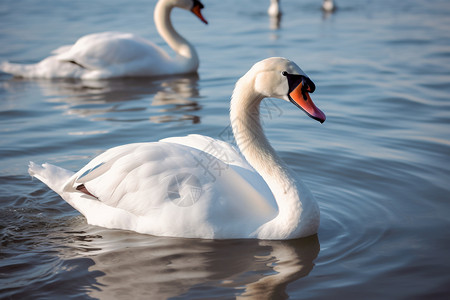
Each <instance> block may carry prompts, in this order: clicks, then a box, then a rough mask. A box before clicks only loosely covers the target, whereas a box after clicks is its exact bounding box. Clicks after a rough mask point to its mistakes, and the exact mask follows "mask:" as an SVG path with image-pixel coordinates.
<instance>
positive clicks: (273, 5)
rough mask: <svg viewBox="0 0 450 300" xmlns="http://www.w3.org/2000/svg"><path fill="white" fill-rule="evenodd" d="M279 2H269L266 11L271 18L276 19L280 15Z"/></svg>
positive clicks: (271, 0) (273, 0) (275, 0)
mask: <svg viewBox="0 0 450 300" xmlns="http://www.w3.org/2000/svg"><path fill="white" fill-rule="evenodd" d="M279 2H280V0H270V5H269V8H268V9H267V14H268V15H269V16H271V17H278V16H280V15H281V9H280V3H279Z"/></svg>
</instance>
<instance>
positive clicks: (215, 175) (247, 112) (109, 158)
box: [29, 58, 325, 239]
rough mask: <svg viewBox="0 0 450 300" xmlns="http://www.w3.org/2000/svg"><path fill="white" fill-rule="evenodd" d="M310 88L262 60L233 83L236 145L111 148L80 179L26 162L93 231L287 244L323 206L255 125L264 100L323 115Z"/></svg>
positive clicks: (307, 231) (181, 140)
mask: <svg viewBox="0 0 450 300" xmlns="http://www.w3.org/2000/svg"><path fill="white" fill-rule="evenodd" d="M314 89H315V86H314V83H313V82H312V81H311V80H310V79H309V78H308V77H307V76H306V75H305V73H304V72H303V71H302V70H301V69H300V68H299V67H298V66H297V65H296V64H295V63H293V62H291V61H289V60H287V59H284V58H268V59H266V60H263V61H261V62H258V63H256V64H255V65H254V66H253V67H252V68H251V69H250V70H249V71H248V72H247V73H246V74H245V75H244V76H243V77H242V78H241V79H239V81H238V82H237V83H236V87H235V89H234V92H233V96H232V99H231V109H230V118H231V124H232V130H233V133H234V136H235V139H236V142H237V145H238V146H239V148H240V150H241V153H242V154H241V153H240V152H239V150H238V149H236V148H235V147H233V146H232V145H230V144H228V143H226V142H224V141H220V140H216V139H213V138H210V137H206V136H201V135H189V136H186V137H174V138H167V139H163V140H160V141H159V142H153V143H139V144H128V145H123V146H119V147H115V148H112V149H109V150H107V151H106V152H104V153H103V154H101V155H99V156H97V157H96V158H94V159H93V160H92V161H91V162H89V163H88V164H87V165H86V166H85V167H83V168H82V169H81V170H80V171H78V172H77V173H73V172H71V171H68V170H65V169H62V168H59V167H56V166H53V165H50V164H44V165H42V166H39V165H37V164H34V163H32V162H31V163H30V167H29V173H30V174H31V175H32V176H34V177H36V178H38V179H40V180H41V181H43V182H44V183H45V184H47V185H48V186H49V187H50V188H51V189H53V190H54V191H55V192H57V193H58V194H59V195H61V197H62V198H64V199H65V200H66V201H67V202H68V203H69V204H70V205H72V206H73V207H74V208H75V209H77V210H79V211H80V212H81V213H82V214H83V215H84V216H85V217H86V219H87V222H88V223H90V224H93V225H98V226H103V227H108V228H121V229H127V230H133V231H136V232H140V233H147V234H152V235H160V236H176V237H187V238H207V239H213V238H214V239H229V238H258V239H293V238H299V237H305V236H309V235H312V234H315V233H316V232H317V229H318V226H319V208H318V205H317V203H316V202H315V200H314V199H313V197H312V195H311V193H310V192H309V191H308V189H307V188H306V187H305V186H304V185H303V184H302V182H301V181H300V180H297V179H295V176H294V174H293V172H292V171H291V170H290V169H289V168H288V167H287V165H286V164H285V163H284V162H283V161H282V160H281V159H280V158H279V157H278V155H277V154H276V152H275V150H274V149H273V148H272V147H271V146H270V144H269V142H268V141H267V139H266V137H265V135H264V132H263V129H262V126H261V122H260V118H259V104H260V102H261V100H262V99H263V98H265V97H275V98H280V99H283V100H286V101H291V102H292V103H294V104H295V105H296V106H298V107H299V108H301V109H302V110H304V111H305V112H306V113H307V114H308V115H309V116H310V117H312V118H314V119H316V120H318V121H320V122H323V121H325V115H324V114H323V112H322V111H320V110H319V109H318V108H317V107H316V106H315V105H314V103H313V102H312V100H311V98H310V97H309V94H308V92H313V91H314Z"/></svg>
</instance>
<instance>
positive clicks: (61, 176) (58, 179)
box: [28, 162, 75, 195]
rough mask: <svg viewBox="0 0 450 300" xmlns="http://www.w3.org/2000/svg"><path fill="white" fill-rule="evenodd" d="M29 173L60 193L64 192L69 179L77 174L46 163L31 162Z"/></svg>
mask: <svg viewBox="0 0 450 300" xmlns="http://www.w3.org/2000/svg"><path fill="white" fill-rule="evenodd" d="M28 173H29V174H30V175H31V176H33V177H36V178H37V179H39V180H40V181H42V182H43V183H45V184H46V185H48V187H49V188H51V189H52V190H54V191H55V192H56V193H58V194H60V195H61V194H62V192H63V190H64V187H65V186H66V184H67V182H68V181H69V179H70V178H71V177H72V176H73V174H75V173H74V172H72V171H69V170H66V169H63V168H60V167H57V166H54V165H51V164H48V163H45V164H43V165H38V164H35V163H34V162H30V164H29V166H28Z"/></svg>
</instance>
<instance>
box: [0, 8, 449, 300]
mask: <svg viewBox="0 0 450 300" xmlns="http://www.w3.org/2000/svg"><path fill="white" fill-rule="evenodd" d="M203 2H204V4H205V9H204V11H203V12H204V16H205V18H206V19H207V20H208V21H209V22H210V23H209V25H208V26H205V25H204V24H202V23H201V22H200V21H198V20H196V19H195V18H194V17H192V15H191V14H189V13H186V12H184V11H174V14H173V17H172V19H173V20H174V26H175V27H176V28H177V29H178V30H179V31H180V32H181V33H182V34H183V35H184V36H185V37H186V38H187V39H188V40H189V41H191V42H192V43H193V44H194V45H195V46H196V48H197V50H198V52H199V55H200V59H201V65H200V69H199V72H198V75H197V76H179V77H172V78H159V79H151V78H143V79H126V80H120V79H117V80H111V81H100V82H81V81H73V80H70V81H68V80H53V81H49V80H23V79H16V78H12V77H11V76H10V75H8V74H4V73H0V237H1V246H0V247H1V248H0V298H11V299H27V298H28V299H42V298H61V297H64V298H69V297H72V298H94V299H97V298H98V299H112V298H114V299H130V298H131V297H134V298H139V299H140V298H146V299H149V298H151V299H166V298H182V299H188V298H190V299H192V298H208V299H210V298H216V299H230V298H235V297H238V296H240V297H247V298H252V297H253V298H255V299H264V298H272V299H284V298H291V299H331V298H332V299H345V298H350V299H448V298H449V297H450V288H449V286H450V273H449V268H450V259H449V258H448V250H449V249H450V237H449V234H448V230H449V228H450V218H449V215H450V198H449V195H450V171H449V162H450V31H449V30H448V29H449V28H450V18H449V17H448V16H449V15H450V3H449V2H448V1H443V0H442V1H439V0H431V1H425V0H412V1H396V2H394V1H388V0H378V1H368V0H366V1H359V0H347V1H343V0H341V1H338V6H339V9H338V10H337V11H336V12H335V13H334V14H332V15H323V14H322V12H321V10H320V1H319V0H316V1H312V0H305V1H287V0H286V1H282V2H281V5H282V6H281V7H282V11H283V15H282V18H281V20H279V21H280V25H279V28H278V29H276V28H273V25H271V20H270V19H269V17H268V16H267V14H266V10H267V8H268V4H269V1H266V2H267V3H266V2H263V1H258V2H255V1H238V0H229V1H208V0H204V1H203ZM154 3H155V1H143V0H137V1H133V2H129V1H123V0H109V1H106V0H99V1H67V0H65V1H48V0H47V1H31V0H18V1H2V2H0V61H3V60H9V61H14V62H20V63H33V62H37V61H39V60H41V59H43V58H45V57H46V56H47V55H48V54H49V53H50V52H51V51H52V50H53V49H56V48H58V47H59V46H61V45H65V44H71V43H73V42H74V41H75V40H76V39H77V38H79V37H80V36H82V35H84V34H88V33H93V32H101V31H106V30H114V31H124V32H133V33H137V34H139V35H141V36H143V37H145V38H148V39H151V40H152V41H154V42H156V43H157V44H158V45H161V46H163V47H164V48H165V49H167V47H166V46H165V45H164V42H163V41H162V40H161V38H160V37H159V36H158V35H157V33H156V30H155V28H154V25H153V23H152V11H153V6H154ZM269 56H284V57H287V58H289V59H291V60H293V61H295V62H296V63H297V64H298V65H300V67H301V68H302V69H303V70H304V71H305V72H306V73H307V74H308V75H309V76H310V77H311V78H312V80H313V81H314V82H315V84H316V87H317V89H316V92H315V93H314V94H312V98H313V100H314V101H315V103H316V104H317V105H318V106H319V107H320V108H321V109H322V110H323V111H324V112H325V113H326V115H327V121H326V122H325V123H324V124H322V125H321V124H319V123H318V122H315V121H313V120H311V119H310V118H308V117H306V116H305V115H304V114H303V113H302V112H301V111H299V110H298V109H296V108H295V107H294V106H292V105H290V104H289V103H285V102H280V101H276V100H273V99H271V100H268V101H266V102H265V106H264V107H263V108H262V113H263V121H264V127H265V130H266V134H267V135H268V138H269V139H270V141H271V143H272V145H273V146H274V148H275V149H276V150H277V151H278V152H279V153H280V155H281V157H282V158H283V159H284V160H285V161H287V162H288V163H289V165H290V166H292V168H293V169H294V170H295V172H297V173H298V174H299V176H300V177H301V178H302V179H303V180H304V182H305V183H306V184H307V185H308V186H309V188H310V190H311V191H312V193H313V194H314V195H315V197H316V199H317V200H318V202H319V205H320V209H321V225H320V229H319V233H318V234H317V235H316V236H313V237H310V238H307V239H300V240H293V241H284V242H282V241H256V240H250V241H244V240H231V241H211V240H188V239H176V238H161V237H154V236H147V235H140V234H136V233H132V232H126V231H120V230H108V229H103V228H100V227H95V226H90V225H87V224H86V221H85V219H84V218H83V217H82V216H81V215H80V214H79V213H78V212H77V211H75V210H74V209H72V208H71V207H70V206H69V205H68V204H66V203H65V202H64V201H63V200H62V199H61V198H60V197H59V196H58V195H56V194H55V193H54V192H52V191H50V190H49V189H48V188H47V187H46V186H45V185H43V184H42V183H41V182H39V181H38V180H32V179H31V177H30V176H29V175H28V173H27V165H28V162H29V161H35V162H37V163H43V162H49V163H53V164H56V165H59V166H61V167H64V168H67V169H71V170H74V171H75V170H78V169H79V168H81V167H82V166H84V165H85V164H86V163H87V162H88V161H89V160H90V159H92V158H93V157H94V156H96V155H98V154H99V153H101V152H102V151H104V150H106V149H108V148H110V147H113V146H116V145H121V144H126V143H132V142H144V141H155V140H158V139H161V138H165V137H170V136H180V135H186V134H189V133H198V134H203V135H208V136H212V137H216V138H220V137H223V133H224V132H226V130H227V128H228V126H229V119H228V105H229V98H230V95H231V92H232V89H233V86H234V83H235V81H236V80H237V79H238V78H239V77H240V76H242V75H243V74H244V73H245V72H246V71H247V70H248V69H249V68H250V66H251V65H252V64H253V63H255V62H256V61H258V60H260V59H263V58H266V57H269Z"/></svg>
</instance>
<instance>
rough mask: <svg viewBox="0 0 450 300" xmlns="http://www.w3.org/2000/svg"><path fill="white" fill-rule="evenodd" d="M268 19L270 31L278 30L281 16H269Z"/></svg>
mask: <svg viewBox="0 0 450 300" xmlns="http://www.w3.org/2000/svg"><path fill="white" fill-rule="evenodd" d="M269 19H270V29H272V30H277V29H280V24H281V14H279V15H275V16H269Z"/></svg>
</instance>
